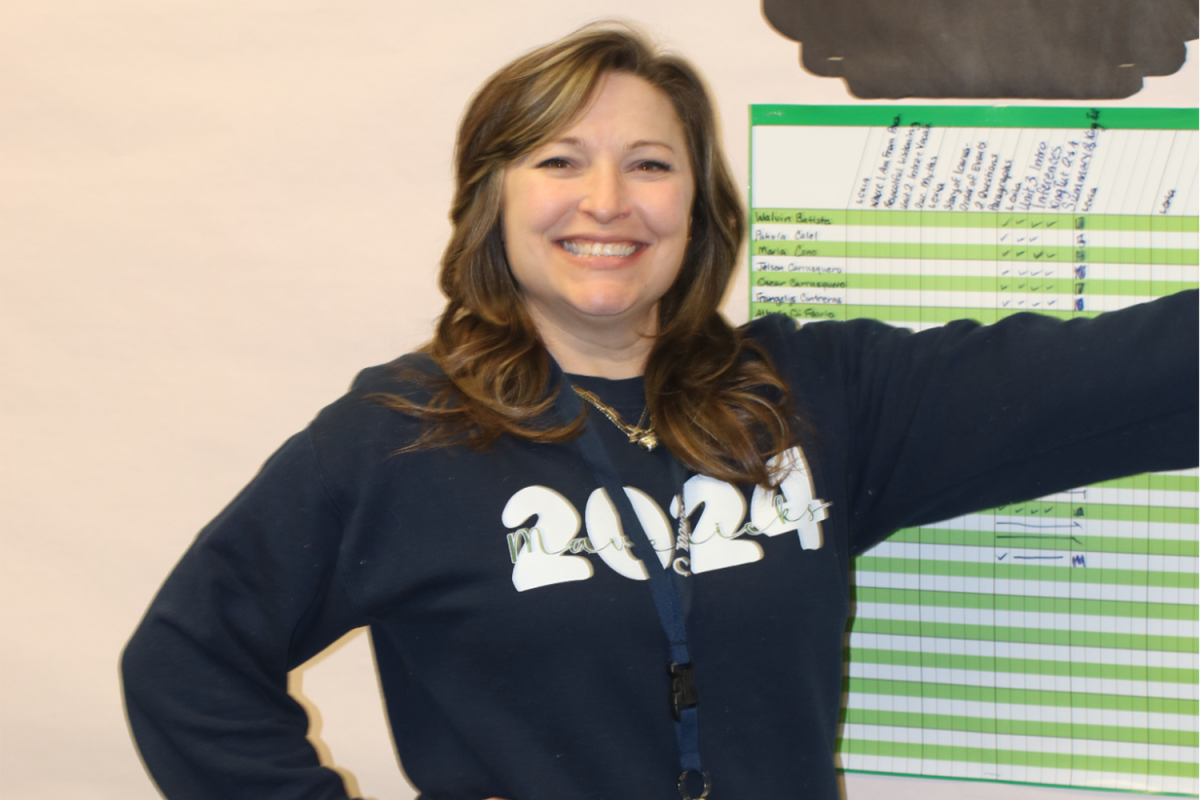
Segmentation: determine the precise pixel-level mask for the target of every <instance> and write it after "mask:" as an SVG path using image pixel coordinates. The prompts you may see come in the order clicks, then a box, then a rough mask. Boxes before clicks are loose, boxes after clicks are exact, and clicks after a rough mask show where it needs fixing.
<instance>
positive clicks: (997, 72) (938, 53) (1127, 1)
mask: <svg viewBox="0 0 1200 800" xmlns="http://www.w3.org/2000/svg"><path fill="white" fill-rule="evenodd" d="M763 16H764V17H766V19H767V22H768V23H770V25H771V26H772V27H774V28H775V29H776V30H777V31H779V32H780V33H782V34H783V35H784V36H787V37H788V38H789V39H793V40H795V41H797V42H800V43H801V44H802V46H801V48H800V50H801V63H802V64H803V65H804V68H805V69H806V70H808V71H809V72H811V73H813V74H814V75H820V76H823V77H831V78H834V77H836V78H843V79H844V80H845V81H846V84H847V86H848V87H849V90H850V92H851V93H852V94H854V95H855V96H856V97H861V98H864V99H870V98H900V97H962V98H1003V97H1013V98H1043V99H1055V100H1062V99H1074V100H1091V99H1103V98H1118V97H1128V96H1130V95H1131V94H1134V93H1135V92H1137V91H1138V90H1139V89H1141V88H1142V78H1143V77H1144V76H1147V75H1170V74H1171V73H1173V72H1175V71H1177V70H1178V69H1179V68H1180V67H1181V66H1183V62H1184V60H1185V57H1186V48H1185V47H1184V42H1185V41H1189V40H1191V39H1195V38H1196V37H1197V5H1196V2H1195V0H1008V2H996V1H995V0H763Z"/></svg>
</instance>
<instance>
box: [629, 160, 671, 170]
mask: <svg viewBox="0 0 1200 800" xmlns="http://www.w3.org/2000/svg"><path fill="white" fill-rule="evenodd" d="M637 169H638V171H640V172H670V171H671V165H670V164H664V163H663V162H661V161H639V162H638V165H637Z"/></svg>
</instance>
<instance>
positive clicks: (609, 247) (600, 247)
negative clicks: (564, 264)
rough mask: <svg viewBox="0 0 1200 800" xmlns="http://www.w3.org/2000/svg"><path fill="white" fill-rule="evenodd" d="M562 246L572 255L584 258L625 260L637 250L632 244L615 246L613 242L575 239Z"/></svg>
mask: <svg viewBox="0 0 1200 800" xmlns="http://www.w3.org/2000/svg"><path fill="white" fill-rule="evenodd" d="M562 246H563V249H564V250H566V251H567V252H568V253H570V254H571V255H576V256H583V257H584V258H591V257H595V256H601V257H604V256H608V257H610V258H613V257H615V258H624V257H626V256H631V255H633V253H634V251H635V250H637V245H636V244H632V243H630V242H624V243H619V244H613V243H612V242H577V241H575V240H573V239H566V240H564V241H563V243H562Z"/></svg>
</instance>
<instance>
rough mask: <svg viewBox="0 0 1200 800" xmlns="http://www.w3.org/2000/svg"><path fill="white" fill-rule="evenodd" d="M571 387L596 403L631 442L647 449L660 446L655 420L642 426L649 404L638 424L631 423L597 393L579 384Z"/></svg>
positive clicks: (648, 410)
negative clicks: (655, 431) (597, 395)
mask: <svg viewBox="0 0 1200 800" xmlns="http://www.w3.org/2000/svg"><path fill="white" fill-rule="evenodd" d="M571 388H572V389H574V390H575V394H577V395H579V396H580V397H582V398H583V399H584V400H587V401H588V402H589V403H591V404H592V405H594V406H595V407H596V410H597V411H599V412H600V413H601V414H603V415H604V416H606V417H608V419H609V421H610V422H612V424H613V425H616V426H617V427H618V428H620V429H621V433H623V434H625V435H626V436H628V437H629V441H630V443H632V444H638V445H641V446H642V447H643V448H645V449H646V450H653V449H654V448H656V447H658V436H657V435H656V434H655V433H654V420H650V424H649V425H647V426H646V427H644V428H643V427H642V422H644V421H645V419H646V415H647V414H648V413H649V412H650V406H649V405H647V406H646V408H645V409H644V410H643V411H642V416H641V418H640V419H638V424H637V425H630V424H629V423H628V422H626V421H625V420H623V419H621V415H620V414H618V413H617V410H616V409H615V408H613V407H612V406H608V405H605V404H604V403H603V402H602V401H601V400H600V398H599V397H596V395H594V394H592V393H591V392H589V391H588V390H587V389H580V388H579V387H578V386H572V387H571Z"/></svg>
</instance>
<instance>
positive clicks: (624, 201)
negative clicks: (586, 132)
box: [579, 165, 629, 224]
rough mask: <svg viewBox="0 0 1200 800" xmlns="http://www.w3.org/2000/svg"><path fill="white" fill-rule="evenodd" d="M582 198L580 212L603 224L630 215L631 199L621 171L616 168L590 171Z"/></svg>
mask: <svg viewBox="0 0 1200 800" xmlns="http://www.w3.org/2000/svg"><path fill="white" fill-rule="evenodd" d="M589 172H590V173H591V174H589V175H588V176H587V179H586V180H585V181H584V186H583V197H581V198H580V202H579V210H580V211H582V212H583V213H584V214H587V215H588V216H590V217H592V218H593V219H594V220H596V221H597V222H599V223H601V224H607V223H609V222H612V221H613V220H616V219H620V218H621V217H624V216H626V215H627V214H628V213H629V198H628V197H626V192H625V182H624V180H622V176H621V171H620V170H619V169H617V168H615V167H609V166H603V165H597V166H595V167H593V168H592V169H591V170H589Z"/></svg>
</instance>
